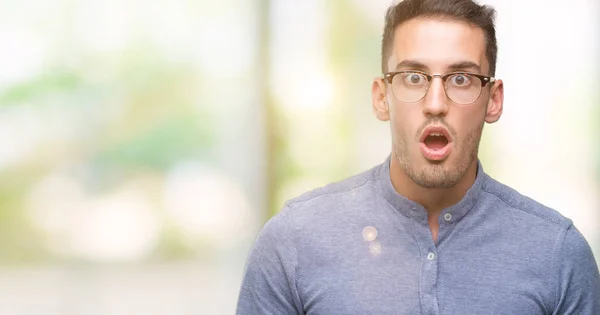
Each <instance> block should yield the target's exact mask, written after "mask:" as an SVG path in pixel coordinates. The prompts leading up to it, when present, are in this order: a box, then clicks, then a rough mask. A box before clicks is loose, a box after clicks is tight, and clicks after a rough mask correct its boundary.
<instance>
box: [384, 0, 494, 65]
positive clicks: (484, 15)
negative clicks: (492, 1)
mask: <svg viewBox="0 0 600 315" xmlns="http://www.w3.org/2000/svg"><path fill="white" fill-rule="evenodd" d="M418 17H425V18H434V19H441V20H449V21H461V22H466V23H468V24H470V25H473V26H477V27H479V28H481V29H482V30H483V33H484V34H485V40H486V49H485V50H486V51H485V54H486V57H487V59H488V62H489V64H490V75H491V76H494V74H495V72H496V59H497V56H498V44H497V42H496V28H495V26H494V20H495V17H496V10H494V8H493V7H491V6H488V5H479V4H477V3H476V2H474V1H472V0H404V1H401V2H400V3H398V4H395V5H392V6H391V7H390V8H389V9H388V10H387V13H386V15H385V27H384V29H383V39H382V41H381V70H382V71H383V72H386V71H387V60H388V58H389V57H390V54H391V53H392V46H393V42H394V33H395V31H396V28H397V27H398V26H399V25H400V24H402V23H404V22H406V21H408V20H411V19H414V18H418Z"/></svg>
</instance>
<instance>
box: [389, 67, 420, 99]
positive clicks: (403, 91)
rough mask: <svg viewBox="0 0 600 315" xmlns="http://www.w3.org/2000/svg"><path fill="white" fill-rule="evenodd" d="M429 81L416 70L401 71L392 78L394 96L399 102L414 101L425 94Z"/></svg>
mask: <svg viewBox="0 0 600 315" xmlns="http://www.w3.org/2000/svg"><path fill="white" fill-rule="evenodd" d="M428 85H429V81H428V80H427V77H426V76H425V75H423V74H422V73H418V72H401V73H398V74H396V75H395V76H394V79H393V80H392V87H393V89H392V91H393V92H394V96H395V97H396V98H397V99H398V100H399V101H401V102H407V103H410V102H416V101H418V100H420V99H422V98H423V96H425V94H426V93H427V86H428Z"/></svg>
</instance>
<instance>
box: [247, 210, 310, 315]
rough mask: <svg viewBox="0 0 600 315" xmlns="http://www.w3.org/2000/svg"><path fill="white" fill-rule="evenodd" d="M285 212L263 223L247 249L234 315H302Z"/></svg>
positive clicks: (291, 235) (293, 253)
mask: <svg viewBox="0 0 600 315" xmlns="http://www.w3.org/2000/svg"><path fill="white" fill-rule="evenodd" d="M287 210H289V209H288V208H284V209H283V210H282V211H281V212H280V213H279V214H277V215H275V216H274V217H273V218H271V219H270V220H269V221H268V222H267V223H266V224H265V226H264V227H263V229H262V230H261V232H260V233H259V235H258V237H257V238H256V240H255V243H254V245H253V247H252V249H251V250H250V254H249V256H248V260H247V262H246V268H245V271H244V276H243V280H242V286H241V289H240V295H239V299H238V304H237V312H236V314H237V315H246V314H261V315H271V314H272V315H287V314H290V315H291V314H303V312H302V305H301V303H300V298H299V296H298V292H297V290H296V267H297V262H298V258H297V252H296V247H295V244H294V242H293V235H294V234H293V230H292V228H291V227H290V224H289V222H288V215H289V213H287Z"/></svg>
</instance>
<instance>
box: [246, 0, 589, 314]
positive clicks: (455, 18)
mask: <svg viewBox="0 0 600 315" xmlns="http://www.w3.org/2000/svg"><path fill="white" fill-rule="evenodd" d="M494 14H495V12H494V10H493V9H492V8H490V7H488V6H480V5H478V4H476V3H474V2H472V1H470V0H437V1H436V0H405V1H403V2H400V3H399V4H397V5H395V6H392V7H391V8H390V9H389V10H388V12H387V15H386V23H385V29H384V34H383V42H382V68H383V73H384V75H383V76H382V77H381V78H378V79H376V80H375V81H374V82H373V86H372V102H373V109H374V112H375V115H376V116H377V118H378V119H380V120H382V121H389V122H390V129H391V133H392V152H391V155H390V156H389V157H388V159H387V160H386V161H385V162H384V163H383V164H382V165H380V166H377V167H374V168H373V169H371V170H369V171H367V172H365V173H362V174H359V175H357V176H354V177H352V178H349V179H347V180H344V181H342V182H339V183H335V184H331V185H328V186H326V187H324V188H319V189H316V190H314V191H311V192H309V193H307V194H304V195H302V196H300V197H298V198H295V199H293V200H291V201H289V202H287V203H286V205H285V207H284V208H283V209H282V210H281V212H280V213H279V214H277V215H276V216H275V217H273V218H272V219H271V220H270V221H269V222H268V223H267V224H266V225H265V226H264V228H263V230H262V231H261V233H260V235H259V236H258V238H257V240H256V243H255V245H254V247H253V248H252V251H251V253H250V256H249V258H248V263H247V266H246V271H245V275H244V280H243V283H242V287H241V292H240V297H239V301H238V311H237V313H238V314H411V315H413V314H519V315H521V314H527V315H537V314H540V315H541V314H589V315H598V314H600V276H599V274H598V267H597V266H596V263H595V260H594V257H593V255H592V252H591V250H590V247H589V245H588V243H587V242H586V241H585V239H584V238H583V237H582V235H581V234H580V233H579V231H578V230H577V229H576V228H575V227H574V226H573V224H572V222H571V221H570V220H569V219H567V218H565V217H563V216H561V215H560V214H559V213H558V212H556V211H554V210H552V209H549V208H547V207H545V206H543V205H541V204H539V203H537V202H535V201H534V200H531V199H529V198H527V197H524V196H522V195H520V194H519V193H517V192H516V191H514V190H512V189H511V188H509V187H507V186H504V185H502V184H500V183H499V182H497V181H495V180H494V179H492V178H490V177H489V176H488V175H486V174H485V173H484V171H483V167H482V165H481V164H480V163H479V160H478V158H477V154H478V146H479V141H480V138H481V133H482V129H483V125H484V122H487V123H494V122H496V121H497V120H498V119H499V118H500V116H501V114H502V106H503V98H504V88H503V83H502V81H501V80H498V79H495V78H494V72H495V67H496V55H497V46H496V37H495V28H494V21H493V19H494Z"/></svg>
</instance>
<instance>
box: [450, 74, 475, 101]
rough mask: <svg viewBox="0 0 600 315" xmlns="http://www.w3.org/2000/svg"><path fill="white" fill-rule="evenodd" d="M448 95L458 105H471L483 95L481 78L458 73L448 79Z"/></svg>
mask: <svg viewBox="0 0 600 315" xmlns="http://www.w3.org/2000/svg"><path fill="white" fill-rule="evenodd" d="M446 94H447V95H448V98H450V100H452V101H453V102H454V103H457V104H471V103H473V102H475V101H476V100H477V99H478V98H479V95H480V94H481V80H479V78H477V77H474V76H471V75H468V74H464V73H457V74H453V75H451V76H449V77H448V78H447V79H446Z"/></svg>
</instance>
